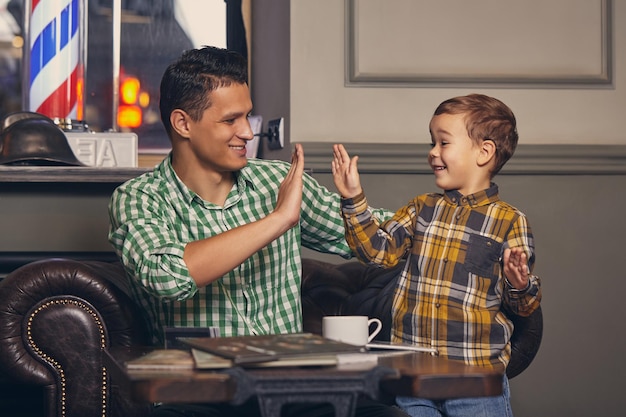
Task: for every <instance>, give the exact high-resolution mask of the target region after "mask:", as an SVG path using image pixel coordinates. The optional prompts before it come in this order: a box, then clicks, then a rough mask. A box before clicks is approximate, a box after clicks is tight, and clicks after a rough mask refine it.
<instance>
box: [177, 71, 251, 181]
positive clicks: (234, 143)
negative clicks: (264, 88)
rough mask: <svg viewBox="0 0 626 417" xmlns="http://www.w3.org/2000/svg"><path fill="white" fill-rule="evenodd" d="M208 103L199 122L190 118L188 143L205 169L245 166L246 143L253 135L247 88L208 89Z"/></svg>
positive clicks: (229, 169) (220, 170)
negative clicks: (249, 120) (209, 101)
mask: <svg viewBox="0 0 626 417" xmlns="http://www.w3.org/2000/svg"><path fill="white" fill-rule="evenodd" d="M211 103H212V104H211V107H209V108H208V109H207V110H205V111H204V113H203V115H202V118H201V119H200V120H199V121H197V122H194V121H189V137H188V140H189V142H190V146H191V148H192V150H193V153H194V155H195V158H196V159H197V161H198V162H199V163H200V164H201V165H202V166H204V168H205V169H207V170H208V171H216V172H219V173H224V172H233V171H237V170H239V169H241V168H243V167H245V166H246V164H247V162H248V161H247V158H246V143H247V142H248V141H249V140H251V139H252V138H253V137H254V136H253V132H252V129H251V128H250V123H249V122H248V115H249V113H250V112H251V111H252V100H251V99H250V90H249V89H248V86H247V85H245V84H237V83H234V84H231V85H229V86H226V87H220V88H218V89H216V90H214V91H213V92H211Z"/></svg>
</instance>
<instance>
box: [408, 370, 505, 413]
mask: <svg viewBox="0 0 626 417" xmlns="http://www.w3.org/2000/svg"><path fill="white" fill-rule="evenodd" d="M396 404H397V405H398V406H399V407H400V408H402V409H403V410H404V411H405V412H406V413H407V414H409V415H410V416H411V417H469V416H471V417H513V411H512V410H511V399H510V393H509V380H508V379H507V377H506V376H505V377H504V383H503V386H502V394H501V395H498V396H495V397H476V398H455V399H450V400H424V399H421V398H414V397H396Z"/></svg>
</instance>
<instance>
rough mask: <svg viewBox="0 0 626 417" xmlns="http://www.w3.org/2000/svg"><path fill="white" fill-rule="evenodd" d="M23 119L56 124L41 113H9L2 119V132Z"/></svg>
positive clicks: (0, 128) (0, 130)
mask: <svg viewBox="0 0 626 417" xmlns="http://www.w3.org/2000/svg"><path fill="white" fill-rule="evenodd" d="M23 119H41V120H47V121H49V122H50V123H54V121H53V120H52V119H51V118H49V117H48V116H46V115H43V114H41V113H35V112H33V111H16V112H14V113H9V114H7V115H6V116H4V118H3V119H2V123H0V132H2V131H3V130H4V129H6V128H7V127H9V126H11V125H12V124H13V123H15V122H17V121H18V120H23Z"/></svg>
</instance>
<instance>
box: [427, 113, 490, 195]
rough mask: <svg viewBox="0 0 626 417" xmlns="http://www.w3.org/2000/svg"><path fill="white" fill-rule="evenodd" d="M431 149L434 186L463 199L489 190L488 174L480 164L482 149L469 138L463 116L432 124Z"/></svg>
mask: <svg viewBox="0 0 626 417" xmlns="http://www.w3.org/2000/svg"><path fill="white" fill-rule="evenodd" d="M430 135H431V139H432V149H431V151H430V152H429V154H428V162H429V164H430V167H431V168H432V170H433V173H434V174H435V184H436V185H437V187H439V188H441V189H443V190H446V191H448V190H458V191H459V192H460V193H461V194H463V195H469V194H473V193H475V192H478V191H481V190H484V189H486V188H488V187H489V182H490V179H489V170H488V169H487V168H486V167H485V166H484V165H483V166H481V165H480V164H479V163H478V157H479V154H480V150H481V149H480V147H479V146H477V145H476V144H475V143H474V141H472V139H471V138H470V137H469V135H468V133H467V128H466V126H465V118H464V115H463V114H440V115H437V116H433V118H432V119H431V122H430Z"/></svg>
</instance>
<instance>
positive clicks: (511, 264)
mask: <svg viewBox="0 0 626 417" xmlns="http://www.w3.org/2000/svg"><path fill="white" fill-rule="evenodd" d="M503 271H504V276H505V277H506V279H507V280H508V281H509V283H510V284H511V285H512V286H513V287H515V288H516V289H518V290H523V289H524V288H526V287H527V286H528V275H529V271H528V256H526V252H524V249H522V248H519V247H518V248H512V249H505V250H504V258H503Z"/></svg>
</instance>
